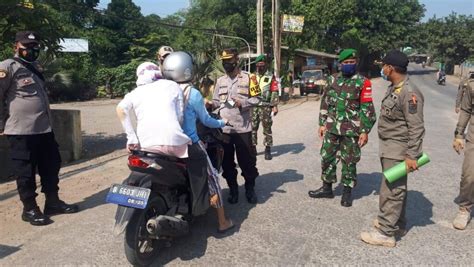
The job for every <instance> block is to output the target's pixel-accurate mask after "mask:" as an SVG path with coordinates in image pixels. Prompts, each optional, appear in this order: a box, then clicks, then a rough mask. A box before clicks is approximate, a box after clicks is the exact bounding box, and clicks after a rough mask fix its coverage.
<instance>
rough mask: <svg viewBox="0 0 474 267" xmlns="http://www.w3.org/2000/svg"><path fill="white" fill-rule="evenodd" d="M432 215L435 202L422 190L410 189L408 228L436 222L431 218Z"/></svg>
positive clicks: (407, 213) (407, 208)
mask: <svg viewBox="0 0 474 267" xmlns="http://www.w3.org/2000/svg"><path fill="white" fill-rule="evenodd" d="M432 217H433V203H431V201H430V200H429V199H427V198H426V197H425V196H424V194H423V193H421V192H418V191H413V190H410V191H408V197H407V207H406V218H407V230H410V229H411V228H413V227H417V226H427V225H430V224H434V222H433V221H432V220H431V218H432Z"/></svg>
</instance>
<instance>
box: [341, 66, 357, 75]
mask: <svg viewBox="0 0 474 267" xmlns="http://www.w3.org/2000/svg"><path fill="white" fill-rule="evenodd" d="M356 66H357V64H341V72H342V74H344V75H347V76H349V75H354V74H355V73H356Z"/></svg>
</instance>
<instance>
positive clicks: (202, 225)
mask: <svg viewBox="0 0 474 267" xmlns="http://www.w3.org/2000/svg"><path fill="white" fill-rule="evenodd" d="M302 179H303V175H302V174H299V173H297V171H296V170H292V169H287V170H285V171H283V172H274V173H268V174H264V175H261V176H260V177H258V178H257V185H256V188H255V191H256V193H257V195H258V197H259V200H258V204H257V205H261V204H263V203H265V202H267V201H268V200H269V199H270V198H271V197H272V196H273V194H275V193H278V194H284V193H286V191H284V190H281V189H279V188H280V187H281V186H282V185H283V184H285V183H289V182H296V181H300V180H302ZM221 182H222V181H221ZM239 193H240V195H239V203H237V204H235V205H230V204H228V203H227V196H228V190H227V189H226V190H224V193H223V195H224V198H225V211H226V215H227V216H228V217H229V218H231V219H232V221H233V222H234V223H235V224H236V227H235V229H234V230H232V231H231V232H229V233H227V234H225V235H222V234H218V233H217V219H216V214H215V211H214V210H210V211H209V212H208V213H207V214H205V215H203V216H201V217H198V218H196V220H195V222H194V223H193V224H192V225H191V233H190V235H187V236H184V237H182V238H180V239H177V240H175V241H173V244H172V246H171V247H170V248H166V249H163V250H162V251H161V252H160V253H159V256H158V258H157V260H156V261H155V262H154V264H153V265H152V266H162V265H165V264H167V263H169V262H171V261H173V260H175V259H177V258H179V259H181V260H182V261H190V260H193V259H195V258H200V257H202V256H204V255H205V254H206V250H207V240H208V238H209V237H214V238H217V239H219V238H225V237H227V236H230V235H232V234H234V233H236V232H239V231H240V225H241V224H242V223H243V222H244V221H245V220H246V219H247V218H248V216H249V212H250V210H251V209H252V208H254V207H255V205H252V204H249V203H247V199H246V198H245V189H244V186H243V185H242V186H240V187H239ZM247 245H248V246H249V247H251V245H252V244H247Z"/></svg>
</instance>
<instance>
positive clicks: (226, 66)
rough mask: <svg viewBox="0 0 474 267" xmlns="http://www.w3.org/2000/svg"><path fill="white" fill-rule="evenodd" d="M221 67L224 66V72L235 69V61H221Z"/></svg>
mask: <svg viewBox="0 0 474 267" xmlns="http://www.w3.org/2000/svg"><path fill="white" fill-rule="evenodd" d="M222 67H224V70H225V72H226V73H231V72H233V71H234V70H235V68H236V67H237V63H235V62H234V63H229V62H226V63H222Z"/></svg>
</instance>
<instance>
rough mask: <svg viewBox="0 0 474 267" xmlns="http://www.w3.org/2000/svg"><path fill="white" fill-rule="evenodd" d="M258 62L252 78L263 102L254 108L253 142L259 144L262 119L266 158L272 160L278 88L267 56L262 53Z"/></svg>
mask: <svg viewBox="0 0 474 267" xmlns="http://www.w3.org/2000/svg"><path fill="white" fill-rule="evenodd" d="M256 62H257V73H255V74H252V77H251V78H252V79H253V80H254V82H255V83H256V86H258V89H257V90H256V93H257V96H258V97H260V98H261V102H260V103H259V104H258V106H257V107H255V108H253V113H252V143H253V145H254V146H256V145H257V134H258V127H259V124H260V121H262V126H263V134H264V135H265V140H264V142H263V144H264V145H265V159H266V160H271V159H272V154H271V147H272V146H273V136H272V124H273V120H272V115H271V113H272V112H273V114H274V115H276V114H277V113H278V107H277V105H278V88H277V87H276V86H272V82H273V81H274V79H273V75H272V74H271V73H270V72H268V71H267V64H266V62H265V56H264V55H260V56H259V57H257V59H256Z"/></svg>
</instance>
